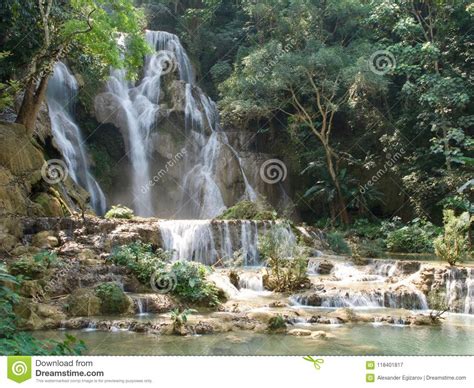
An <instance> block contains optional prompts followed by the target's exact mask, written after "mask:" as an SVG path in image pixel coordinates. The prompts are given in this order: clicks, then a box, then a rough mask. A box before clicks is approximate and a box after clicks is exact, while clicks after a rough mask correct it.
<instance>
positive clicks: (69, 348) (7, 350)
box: [0, 266, 86, 356]
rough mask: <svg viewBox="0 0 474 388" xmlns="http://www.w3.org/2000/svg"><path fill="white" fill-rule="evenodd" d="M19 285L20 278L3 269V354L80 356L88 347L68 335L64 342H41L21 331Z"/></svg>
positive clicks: (0, 268)
mask: <svg viewBox="0 0 474 388" xmlns="http://www.w3.org/2000/svg"><path fill="white" fill-rule="evenodd" d="M19 284H20V280H19V279H18V277H15V276H13V275H11V274H9V273H8V272H6V270H5V267H4V266H0V316H1V317H2V319H0V355H4V356H7V355H42V356H46V355H53V356H57V355H66V356H67V355H80V354H81V353H82V352H83V351H84V350H85V348H86V347H85V344H84V342H83V341H77V340H76V338H74V337H73V336H70V335H66V339H65V340H64V341H63V342H60V341H55V340H38V339H36V338H34V337H33V336H32V335H31V334H30V333H28V332H23V331H19V330H18V323H19V321H18V320H19V318H18V317H17V316H16V315H15V313H14V311H13V307H14V306H15V305H16V304H18V303H19V296H18V294H17V293H16V292H15V287H17V286H18V285H19Z"/></svg>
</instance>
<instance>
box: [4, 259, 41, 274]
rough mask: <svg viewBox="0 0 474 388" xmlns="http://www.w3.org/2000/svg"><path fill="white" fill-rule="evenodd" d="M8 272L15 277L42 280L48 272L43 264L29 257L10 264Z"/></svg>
mask: <svg viewBox="0 0 474 388" xmlns="http://www.w3.org/2000/svg"><path fill="white" fill-rule="evenodd" d="M8 270H9V272H10V273H11V274H12V275H14V276H18V275H21V276H24V277H26V278H27V279H39V278H42V277H44V276H45V274H46V272H47V268H46V266H45V265H44V264H43V263H40V262H37V261H35V260H34V259H33V258H32V257H28V256H24V257H20V258H19V259H17V260H15V261H13V262H12V263H10V265H9V266H8Z"/></svg>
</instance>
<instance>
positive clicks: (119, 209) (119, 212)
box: [104, 205, 134, 220]
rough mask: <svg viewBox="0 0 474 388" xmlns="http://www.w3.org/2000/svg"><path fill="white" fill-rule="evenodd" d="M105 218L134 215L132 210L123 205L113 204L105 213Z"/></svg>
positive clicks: (130, 217) (129, 217) (128, 217)
mask: <svg viewBox="0 0 474 388" xmlns="http://www.w3.org/2000/svg"><path fill="white" fill-rule="evenodd" d="M104 217H105V218H125V219H128V220H129V219H132V218H133V217H134V214H133V210H132V209H130V208H128V207H126V206H123V205H113V206H112V208H111V209H110V210H109V211H108V212H107V213H105V216H104Z"/></svg>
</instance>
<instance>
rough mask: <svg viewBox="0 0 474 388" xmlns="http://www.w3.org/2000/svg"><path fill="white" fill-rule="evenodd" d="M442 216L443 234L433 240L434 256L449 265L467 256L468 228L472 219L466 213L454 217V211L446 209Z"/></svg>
mask: <svg viewBox="0 0 474 388" xmlns="http://www.w3.org/2000/svg"><path fill="white" fill-rule="evenodd" d="M443 215H444V218H443V220H444V234H443V235H441V236H438V237H437V238H436V239H435V240H434V248H435V253H436V256H438V257H439V258H440V259H441V260H446V261H447V262H448V263H449V264H450V265H456V263H457V262H458V261H460V260H462V259H464V258H465V257H466V256H468V255H469V228H470V226H471V222H472V221H473V219H474V217H471V216H470V215H469V213H468V212H464V213H462V214H461V215H460V216H458V217H456V215H455V214H454V210H450V209H446V210H444V212H443Z"/></svg>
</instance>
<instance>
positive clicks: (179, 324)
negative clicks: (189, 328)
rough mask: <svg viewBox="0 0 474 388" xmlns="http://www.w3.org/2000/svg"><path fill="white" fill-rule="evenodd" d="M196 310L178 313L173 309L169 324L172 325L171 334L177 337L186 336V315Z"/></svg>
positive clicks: (178, 311) (177, 310)
mask: <svg viewBox="0 0 474 388" xmlns="http://www.w3.org/2000/svg"><path fill="white" fill-rule="evenodd" d="M195 311H196V310H192V309H186V310H183V311H180V310H179V309H174V310H173V311H171V324H172V325H173V333H174V334H178V335H186V330H185V325H186V323H187V322H188V315H190V314H192V313H193V312H195Z"/></svg>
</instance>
